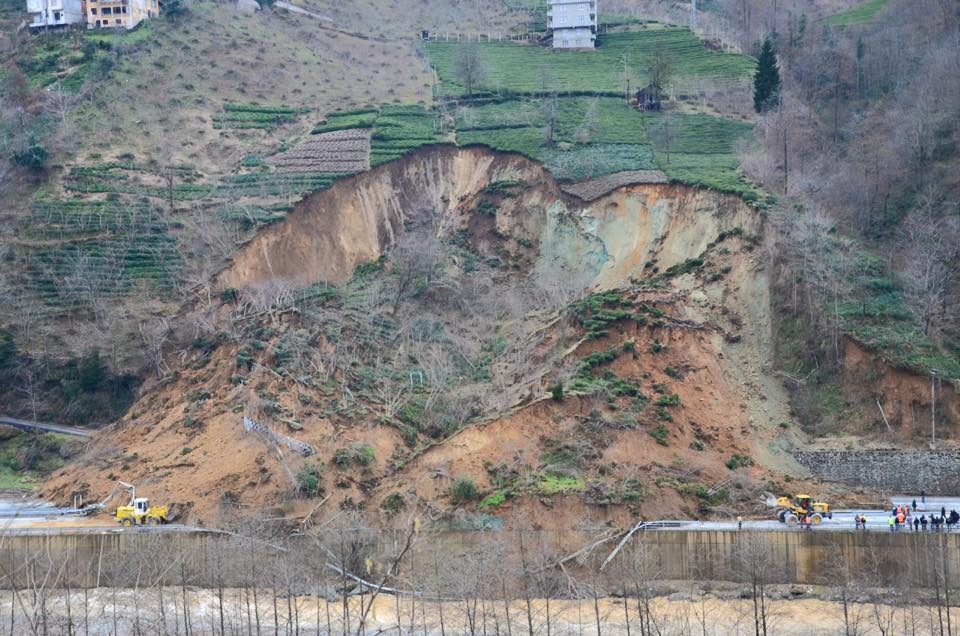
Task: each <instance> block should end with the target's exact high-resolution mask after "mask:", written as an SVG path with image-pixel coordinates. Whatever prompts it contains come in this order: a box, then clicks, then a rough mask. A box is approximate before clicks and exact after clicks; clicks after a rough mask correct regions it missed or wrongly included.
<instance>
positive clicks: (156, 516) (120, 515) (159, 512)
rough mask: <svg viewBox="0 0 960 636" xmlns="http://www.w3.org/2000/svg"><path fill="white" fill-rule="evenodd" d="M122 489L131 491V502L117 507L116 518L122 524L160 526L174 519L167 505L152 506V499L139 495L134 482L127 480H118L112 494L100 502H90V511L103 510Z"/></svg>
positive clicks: (88, 507) (87, 509)
mask: <svg viewBox="0 0 960 636" xmlns="http://www.w3.org/2000/svg"><path fill="white" fill-rule="evenodd" d="M120 491H127V492H129V493H130V503H128V504H127V505H126V506H120V507H118V508H117V512H116V518H117V521H118V522H119V523H120V525H123V526H136V525H140V526H142V525H150V526H158V525H160V524H163V523H169V522H170V521H171V520H172V517H171V516H170V510H169V509H168V507H167V506H151V505H150V500H149V499H147V498H146V497H137V488H136V486H134V485H133V484H128V483H127V482H125V481H119V480H118V481H117V483H116V485H115V486H114V487H113V490H111V491H110V494H109V495H107V496H106V497H104V498H103V499H102V500H100V501H99V502H98V503H95V504H90V505H88V506H87V507H86V509H85V510H86V511H87V512H88V513H92V512H95V511H97V510H103V509H104V508H106V507H107V504H108V503H110V500H111V499H113V498H114V497H115V496H116V494H117V493H118V492H120Z"/></svg>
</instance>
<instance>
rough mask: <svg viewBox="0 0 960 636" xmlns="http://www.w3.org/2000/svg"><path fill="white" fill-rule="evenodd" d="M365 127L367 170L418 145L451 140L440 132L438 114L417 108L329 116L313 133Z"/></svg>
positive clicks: (359, 111) (349, 112)
mask: <svg viewBox="0 0 960 636" xmlns="http://www.w3.org/2000/svg"><path fill="white" fill-rule="evenodd" d="M365 128H368V129H370V131H371V132H370V166H371V167H373V166H379V165H381V164H384V163H388V162H390V161H394V160H395V159H399V158H400V157H402V156H403V155H405V154H407V153H408V152H410V151H412V150H416V149H417V148H420V147H422V146H428V145H431V144H437V143H444V142H450V141H453V140H452V139H451V138H450V136H449V135H446V134H444V132H443V131H442V129H441V124H440V116H439V114H438V113H437V112H435V111H428V110H425V109H423V108H421V107H419V106H395V105H390V106H383V107H382V108H367V109H359V110H350V111H340V112H334V113H330V114H328V115H327V119H326V121H325V122H324V123H322V124H321V125H319V126H317V127H316V128H314V129H313V133H314V134H317V135H321V134H327V133H331V132H335V131H342V130H347V129H365Z"/></svg>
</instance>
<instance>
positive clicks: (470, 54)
mask: <svg viewBox="0 0 960 636" xmlns="http://www.w3.org/2000/svg"><path fill="white" fill-rule="evenodd" d="M453 76H454V77H455V78H457V81H458V82H460V84H461V85H462V86H463V87H464V88H465V89H467V95H473V89H475V88H476V87H477V86H479V85H481V84H483V82H484V81H485V80H486V78H487V66H486V64H485V63H484V61H483V56H482V55H481V54H480V48H479V47H478V46H471V45H463V46H461V47H460V49H459V50H458V51H457V58H456V60H454V63H453Z"/></svg>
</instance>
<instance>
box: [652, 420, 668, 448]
mask: <svg viewBox="0 0 960 636" xmlns="http://www.w3.org/2000/svg"><path fill="white" fill-rule="evenodd" d="M669 435H670V432H669V431H668V430H667V429H666V427H664V426H662V425H661V426H658V427H657V428H655V429H652V430H651V431H650V437H652V438H653V439H655V440H656V441H657V444H660V445H661V446H667V438H668V437H669Z"/></svg>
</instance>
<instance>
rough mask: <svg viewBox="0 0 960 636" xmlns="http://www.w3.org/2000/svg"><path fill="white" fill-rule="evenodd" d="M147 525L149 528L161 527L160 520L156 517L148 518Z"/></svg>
mask: <svg viewBox="0 0 960 636" xmlns="http://www.w3.org/2000/svg"><path fill="white" fill-rule="evenodd" d="M147 525H148V526H159V525H160V520H159V519H157V518H156V517H147Z"/></svg>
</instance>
